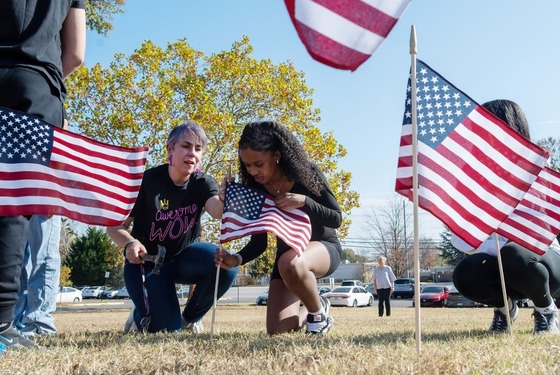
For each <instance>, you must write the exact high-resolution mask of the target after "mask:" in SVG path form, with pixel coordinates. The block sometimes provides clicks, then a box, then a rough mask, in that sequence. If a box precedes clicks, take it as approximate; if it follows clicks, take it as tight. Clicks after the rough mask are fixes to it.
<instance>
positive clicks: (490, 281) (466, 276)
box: [453, 254, 504, 307]
mask: <svg viewBox="0 0 560 375" xmlns="http://www.w3.org/2000/svg"><path fill="white" fill-rule="evenodd" d="M497 264H498V260H497V258H496V257H494V256H491V255H488V254H472V255H469V256H467V257H466V258H464V259H463V260H461V261H460V262H459V264H457V266H456V267H455V270H454V271H453V284H454V285H455V288H457V290H458V291H459V293H461V294H462V295H463V296H465V297H467V298H468V299H470V300H472V301H476V302H480V303H483V304H486V305H489V306H493V307H503V306H504V299H503V297H502V289H501V285H500V275H499V273H498V266H497Z"/></svg>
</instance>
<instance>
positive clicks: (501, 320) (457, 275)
mask: <svg viewBox="0 0 560 375" xmlns="http://www.w3.org/2000/svg"><path fill="white" fill-rule="evenodd" d="M483 106H484V107H485V108H486V109H488V110H489V111H490V112H492V113H493V114H495V115H496V116H498V117H499V118H500V119H502V120H503V121H504V122H505V123H507V124H508V125H509V126H510V127H511V128H513V129H514V130H516V131H517V132H519V133H520V134H521V135H523V136H524V137H526V138H527V139H529V138H530V137H529V127H528V124H527V120H526V118H525V115H524V113H523V111H522V110H521V108H520V107H519V106H518V105H517V104H516V103H514V102H511V101H509V100H494V101H491V102H488V103H485V104H483ZM499 242H500V254H501V257H502V265H503V271H504V279H505V286H506V293H507V295H508V306H507V307H506V306H504V298H503V294H502V287H501V283H500V274H499V269H498V258H497V256H496V255H497V252H496V245H495V239H494V235H492V236H490V237H489V238H488V240H486V241H485V242H484V243H482V245H481V246H479V247H478V248H477V249H472V248H469V246H468V245H467V244H466V243H465V242H464V241H462V240H461V239H459V238H458V237H457V236H456V235H454V234H453V235H452V239H451V243H452V244H453V246H455V247H456V248H457V249H458V250H461V251H463V252H467V253H470V254H471V255H469V256H467V257H466V258H464V259H463V260H461V262H459V264H458V265H457V267H456V268H455V271H454V272H453V283H454V284H455V287H456V288H457V290H458V291H459V292H460V293H461V294H462V295H464V296H465V297H467V298H468V299H470V300H473V301H476V302H480V303H483V304H486V305H489V306H493V307H494V318H493V320H492V323H491V325H490V328H489V332H491V333H502V332H506V331H507V330H508V323H507V318H506V314H507V309H509V311H510V317H511V320H512V321H513V320H515V318H516V317H517V315H518V307H517V304H516V303H515V300H519V299H525V298H529V299H531V300H532V301H533V303H534V304H535V310H534V312H533V317H534V330H533V332H534V333H535V334H541V333H558V309H557V307H556V305H555V304H554V300H553V298H552V294H553V293H554V292H556V291H557V290H558V289H560V245H559V244H558V241H557V240H555V241H554V242H553V244H552V245H551V246H550V248H549V250H548V251H547V252H546V253H545V254H544V255H542V256H541V255H537V254H536V253H534V252H532V251H530V250H528V249H526V248H524V247H523V246H521V245H519V244H517V243H515V242H512V241H509V240H507V239H506V238H505V237H501V236H499Z"/></svg>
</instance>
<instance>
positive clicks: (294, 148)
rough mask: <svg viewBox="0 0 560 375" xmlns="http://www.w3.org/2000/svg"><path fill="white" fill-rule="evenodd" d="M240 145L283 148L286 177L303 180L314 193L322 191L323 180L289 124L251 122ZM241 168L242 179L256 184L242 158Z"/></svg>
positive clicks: (243, 147) (242, 147) (266, 149)
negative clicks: (288, 126) (287, 125)
mask: <svg viewBox="0 0 560 375" xmlns="http://www.w3.org/2000/svg"><path fill="white" fill-rule="evenodd" d="M238 147H239V150H247V149H251V150H253V151H264V152H276V151H278V152H280V155H282V157H281V158H280V161H279V162H278V165H279V166H280V168H282V171H283V172H284V174H285V175H286V177H287V178H288V179H290V180H292V181H297V182H299V183H301V184H302V185H303V186H305V187H306V188H307V189H309V190H310V191H311V192H312V193H313V194H315V195H317V196H320V195H321V190H323V187H324V186H323V182H322V180H321V179H320V177H319V175H318V174H317V172H316V171H315V170H314V169H313V165H312V164H311V162H310V160H309V157H308V155H307V153H306V152H305V150H304V149H303V146H302V145H301V143H299V141H298V140H297V138H296V137H295V136H294V135H293V134H292V132H291V131H290V130H289V129H288V128H287V127H285V126H283V125H281V124H279V123H277V122H274V121H261V122H251V123H249V124H247V125H246V126H245V128H244V129H243V133H242V134H241V138H240V139H239V144H238ZM239 171H240V174H241V182H242V183H244V184H246V185H248V186H255V185H256V182H255V179H254V178H253V176H251V175H250V174H249V173H247V168H245V165H244V164H243V162H242V161H241V158H240V159H239Z"/></svg>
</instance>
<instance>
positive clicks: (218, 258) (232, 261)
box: [214, 246, 240, 270]
mask: <svg viewBox="0 0 560 375" xmlns="http://www.w3.org/2000/svg"><path fill="white" fill-rule="evenodd" d="M239 258H240V257H239V256H238V255H237V254H230V253H229V252H227V251H225V250H224V249H222V248H221V246H220V247H218V248H216V252H215V253H214V263H216V267H222V268H224V269H226V270H228V269H230V268H233V267H237V266H239V265H240V261H239Z"/></svg>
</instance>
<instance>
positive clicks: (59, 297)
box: [56, 286, 82, 303]
mask: <svg viewBox="0 0 560 375" xmlns="http://www.w3.org/2000/svg"><path fill="white" fill-rule="evenodd" d="M81 300H82V292H81V291H80V290H78V289H76V288H72V287H71V286H63V287H61V288H60V290H59V291H58V293H57V294H56V302H57V303H62V302H80V301H81Z"/></svg>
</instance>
